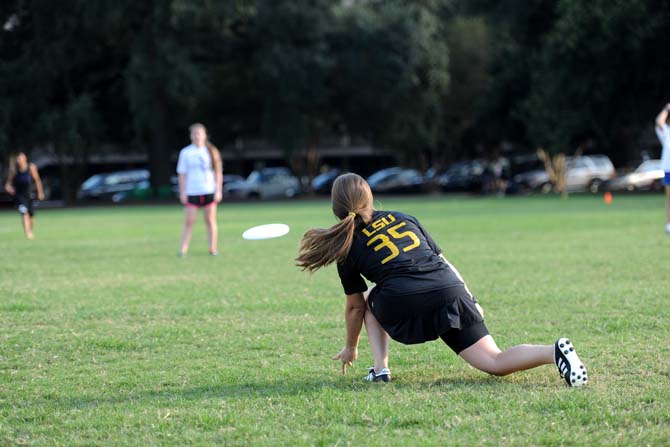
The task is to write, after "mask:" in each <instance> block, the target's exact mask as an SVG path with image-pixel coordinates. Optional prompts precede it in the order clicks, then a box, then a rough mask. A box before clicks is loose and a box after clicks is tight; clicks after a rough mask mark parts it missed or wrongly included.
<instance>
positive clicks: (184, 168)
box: [177, 144, 216, 196]
mask: <svg viewBox="0 0 670 447" xmlns="http://www.w3.org/2000/svg"><path fill="white" fill-rule="evenodd" d="M177 174H185V175H186V195H187V196H199V195H204V194H214V193H215V192H216V180H215V177H214V171H212V158H211V157H210V156H209V151H208V150H207V148H206V147H205V146H202V147H196V146H194V145H193V144H189V145H188V146H186V147H185V148H183V149H182V150H181V151H180V152H179V161H178V162H177Z"/></svg>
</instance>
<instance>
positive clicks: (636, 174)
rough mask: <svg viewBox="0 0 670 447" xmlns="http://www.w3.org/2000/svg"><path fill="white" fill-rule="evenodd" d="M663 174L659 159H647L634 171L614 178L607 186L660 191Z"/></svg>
mask: <svg viewBox="0 0 670 447" xmlns="http://www.w3.org/2000/svg"><path fill="white" fill-rule="evenodd" d="M664 176H665V172H664V171H663V169H661V160H647V161H644V162H642V164H641V165H640V166H638V167H637V169H635V171H633V172H631V173H629V174H625V175H622V176H620V177H617V178H615V179H614V180H612V181H611V182H609V183H608V184H607V186H608V188H609V189H610V190H612V191H643V190H652V191H660V190H661V189H663V177H664Z"/></svg>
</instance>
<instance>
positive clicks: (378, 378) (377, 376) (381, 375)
mask: <svg viewBox="0 0 670 447" xmlns="http://www.w3.org/2000/svg"><path fill="white" fill-rule="evenodd" d="M363 380H365V381H366V382H390V381H391V371H390V370H389V369H388V368H384V369H382V370H381V371H379V372H378V373H376V372H375V369H374V368H369V369H368V375H367V376H365V377H364V378H363Z"/></svg>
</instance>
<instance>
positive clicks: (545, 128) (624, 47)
mask: <svg viewBox="0 0 670 447" xmlns="http://www.w3.org/2000/svg"><path fill="white" fill-rule="evenodd" d="M558 13H559V19H558V20H557V22H556V25H555V27H554V28H553V30H552V31H551V32H550V34H549V35H548V36H547V39H546V42H545V45H544V46H543V49H542V52H541V54H540V55H539V57H538V58H537V59H536V60H537V63H538V67H539V69H538V70H537V71H536V72H535V73H534V77H533V83H532V89H531V93H530V95H529V97H528V99H527V100H526V102H525V109H524V111H525V118H526V119H527V122H528V124H529V129H530V133H531V137H532V139H533V141H535V142H537V143H538V144H546V145H547V146H548V147H549V148H550V149H553V150H554V151H559V150H566V149H574V148H575V147H578V146H580V145H583V144H585V142H593V144H594V145H596V146H597V147H598V150H599V151H603V152H606V153H609V154H610V155H611V156H612V157H613V158H614V160H615V162H616V161H618V162H626V161H628V160H630V159H635V158H637V157H638V156H639V153H637V151H638V150H639V148H638V145H637V142H638V140H639V137H640V135H641V132H644V131H647V132H648V131H649V129H651V127H652V124H653V118H654V116H655V114H656V112H657V109H660V108H661V107H662V104H664V103H666V102H667V101H668V100H669V99H670V83H668V82H667V73H668V72H670V61H668V58H666V57H663V55H664V54H665V53H666V52H667V48H670V35H668V32H667V24H668V23H670V5H668V4H667V2H660V1H655V0H636V1H624V0H616V1H604V0H594V1H591V2H579V1H576V0H562V1H561V2H560V3H559V8H558Z"/></svg>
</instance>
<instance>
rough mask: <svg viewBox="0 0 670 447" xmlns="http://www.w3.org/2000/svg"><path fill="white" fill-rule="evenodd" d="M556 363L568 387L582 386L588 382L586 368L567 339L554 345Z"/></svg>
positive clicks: (561, 339)
mask: <svg viewBox="0 0 670 447" xmlns="http://www.w3.org/2000/svg"><path fill="white" fill-rule="evenodd" d="M554 362H556V367H557V368H558V372H559V373H560V374H561V377H562V378H564V379H565V381H566V382H567V384H568V386H582V385H586V383H587V382H588V380H589V379H588V376H587V375H586V367H585V366H584V364H583V363H582V361H581V360H579V357H578V356H577V351H575V347H574V346H573V345H572V342H570V340H568V339H567V338H559V339H558V340H557V341H556V344H555V345H554Z"/></svg>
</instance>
